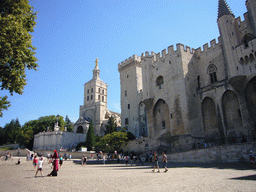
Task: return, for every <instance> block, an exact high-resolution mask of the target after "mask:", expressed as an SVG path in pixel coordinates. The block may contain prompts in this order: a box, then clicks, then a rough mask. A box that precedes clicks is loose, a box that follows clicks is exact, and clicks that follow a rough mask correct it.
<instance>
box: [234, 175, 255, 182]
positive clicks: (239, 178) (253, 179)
mask: <svg viewBox="0 0 256 192" xmlns="http://www.w3.org/2000/svg"><path fill="white" fill-rule="evenodd" d="M230 179H233V180H252V181H256V175H248V176H244V177H235V178H230Z"/></svg>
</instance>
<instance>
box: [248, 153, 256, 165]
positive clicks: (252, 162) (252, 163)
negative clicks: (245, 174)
mask: <svg viewBox="0 0 256 192" xmlns="http://www.w3.org/2000/svg"><path fill="white" fill-rule="evenodd" d="M249 160H250V165H251V167H253V168H254V167H255V157H254V155H253V154H252V151H250V154H249Z"/></svg>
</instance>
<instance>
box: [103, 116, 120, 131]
mask: <svg viewBox="0 0 256 192" xmlns="http://www.w3.org/2000/svg"><path fill="white" fill-rule="evenodd" d="M115 131H117V125H116V122H115V118H114V117H113V116H111V117H109V118H108V123H107V125H106V131H105V135H106V134H109V133H113V132H115Z"/></svg>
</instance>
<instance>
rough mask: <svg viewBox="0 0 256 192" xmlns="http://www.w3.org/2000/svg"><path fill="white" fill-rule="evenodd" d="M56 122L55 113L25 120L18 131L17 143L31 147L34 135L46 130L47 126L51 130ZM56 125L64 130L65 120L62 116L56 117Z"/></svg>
mask: <svg viewBox="0 0 256 192" xmlns="http://www.w3.org/2000/svg"><path fill="white" fill-rule="evenodd" d="M56 122H57V117H56V116H55V115H50V116H44V117H40V118H38V119H37V120H31V121H28V122H26V123H25V124H24V125H23V127H22V128H21V131H20V132H19V138H18V143H19V144H20V145H21V146H25V147H27V148H29V149H33V142H34V135H35V134H38V133H39V132H43V131H47V127H49V130H50V131H53V128H54V124H55V123H56ZM58 125H59V126H60V127H61V130H64V126H65V121H64V118H63V117H62V116H59V117H58Z"/></svg>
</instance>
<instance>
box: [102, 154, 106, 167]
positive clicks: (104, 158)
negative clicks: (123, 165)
mask: <svg viewBox="0 0 256 192" xmlns="http://www.w3.org/2000/svg"><path fill="white" fill-rule="evenodd" d="M105 161H106V156H105V155H103V164H104V165H105Z"/></svg>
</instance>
